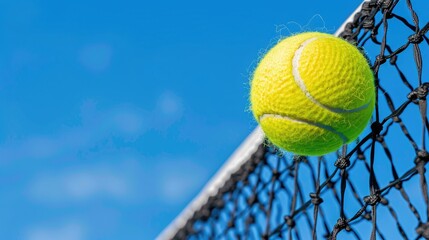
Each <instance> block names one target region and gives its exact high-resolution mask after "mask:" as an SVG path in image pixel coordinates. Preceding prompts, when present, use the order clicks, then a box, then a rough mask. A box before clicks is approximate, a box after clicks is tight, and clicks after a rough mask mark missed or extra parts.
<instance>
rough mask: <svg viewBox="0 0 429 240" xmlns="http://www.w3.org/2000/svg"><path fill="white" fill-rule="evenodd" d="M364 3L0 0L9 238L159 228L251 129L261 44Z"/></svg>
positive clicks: (147, 235) (109, 234)
mask: <svg viewBox="0 0 429 240" xmlns="http://www.w3.org/2000/svg"><path fill="white" fill-rule="evenodd" d="M359 2H360V1H331V2H326V1H315V0H313V1H285V0H283V1H270V2H269V3H268V2H263V1H258V2H256V1H224V0H221V1H96V0H90V1H82V0H76V1H40V0H39V1H37V0H15V1H1V2H0V29H1V33H2V34H1V37H0V53H1V55H0V66H1V67H0V114H1V118H0V156H1V158H0V182H2V184H1V185H0V207H1V214H0V226H2V227H1V228H0V238H1V239H25V240H41V239H44V240H49V239H66V240H81V239H152V238H154V237H155V236H156V235H157V234H158V233H159V232H160V231H161V230H162V229H163V228H164V227H165V226H166V225H167V224H168V223H169V222H170V221H171V220H172V219H173V218H174V217H175V216H176V215H177V214H178V213H179V212H180V210H181V209H182V208H183V207H184V206H185V205H186V204H187V203H188V202H189V201H190V200H191V199H192V198H193V196H194V195H195V194H196V193H197V192H198V191H199V189H200V188H201V187H202V186H203V185H204V183H205V182H206V181H207V180H208V179H209V178H210V176H211V175H213V174H214V172H215V171H216V169H218V168H219V167H220V166H221V164H222V163H223V162H224V161H225V160H226V158H227V157H228V156H229V155H230V154H231V153H232V151H233V150H234V149H235V148H236V147H237V146H238V145H239V144H240V142H241V141H242V140H243V139H244V138H245V137H246V136H247V135H248V134H249V133H250V132H251V130H252V129H253V128H254V127H255V126H256V123H255V121H254V120H253V118H252V116H251V114H250V113H249V112H248V111H247V109H248V105H249V103H248V88H249V87H248V79H249V75H250V74H251V71H252V69H253V67H254V66H255V63H256V62H257V60H258V58H259V57H260V56H261V54H262V53H263V52H264V51H265V50H266V49H267V48H268V47H270V46H271V45H272V44H273V43H274V42H275V41H277V40H278V39H279V38H281V37H282V36H288V35H290V33H295V32H300V31H303V30H323V31H326V32H329V33H333V32H335V30H336V29H337V28H338V27H339V26H340V25H341V24H342V22H343V21H344V20H345V19H346V18H347V17H348V15H349V14H350V13H351V12H352V11H353V10H354V9H355V8H356V6H357V5H358V4H359Z"/></svg>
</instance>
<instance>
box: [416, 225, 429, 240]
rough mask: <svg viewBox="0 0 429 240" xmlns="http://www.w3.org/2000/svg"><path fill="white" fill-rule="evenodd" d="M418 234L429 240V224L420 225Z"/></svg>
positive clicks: (417, 229) (417, 230)
mask: <svg viewBox="0 0 429 240" xmlns="http://www.w3.org/2000/svg"><path fill="white" fill-rule="evenodd" d="M416 232H417V234H419V235H420V236H422V237H424V238H425V239H429V223H420V224H419V226H418V227H417V228H416Z"/></svg>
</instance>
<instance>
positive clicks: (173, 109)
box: [157, 91, 183, 116]
mask: <svg viewBox="0 0 429 240" xmlns="http://www.w3.org/2000/svg"><path fill="white" fill-rule="evenodd" d="M157 106H158V108H159V110H160V112H161V113H162V114H165V115H175V116H177V115H181V114H182V110H183V106H182V99H181V98H179V97H178V96H177V95H176V94H174V93H172V92H170V91H166V92H164V93H162V94H161V95H160V96H159V98H158V102H157Z"/></svg>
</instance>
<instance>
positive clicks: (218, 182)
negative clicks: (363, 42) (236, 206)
mask: <svg viewBox="0 0 429 240" xmlns="http://www.w3.org/2000/svg"><path fill="white" fill-rule="evenodd" d="M364 2H365V0H364V1H363V2H362V3H361V4H359V6H358V7H357V8H356V10H355V11H353V13H352V14H351V15H350V16H349V17H348V18H347V19H346V20H345V21H344V22H343V24H342V25H341V26H340V27H339V28H338V29H337V31H336V32H335V33H334V35H335V36H339V35H340V33H341V32H343V31H344V29H345V27H346V25H347V23H349V22H352V21H353V18H354V16H355V15H356V13H358V12H360V11H361V8H362V4H363V3H364ZM264 140H265V135H264V133H263V131H262V129H261V128H260V126H257V127H256V128H255V129H254V130H253V131H252V133H250V135H249V136H248V137H247V138H246V139H245V140H244V141H243V142H242V143H241V145H240V146H239V147H238V148H237V150H236V151H235V152H234V153H233V154H232V155H231V156H230V157H229V159H228V160H227V161H226V162H225V163H224V165H223V166H222V167H221V168H220V169H219V170H218V171H217V172H216V174H215V175H214V176H213V177H212V178H211V179H210V181H209V182H208V183H207V184H206V185H205V186H204V188H203V189H202V191H201V192H200V193H199V194H198V195H197V196H196V197H195V198H194V199H193V200H192V201H191V202H190V203H189V204H188V205H187V206H186V207H185V209H184V210H183V211H182V212H181V213H180V214H179V215H178V216H177V217H176V218H175V219H174V220H173V221H172V222H171V223H170V224H169V225H168V226H167V227H166V228H165V229H164V230H163V231H162V232H161V233H160V234H159V235H158V236H157V238H156V239H157V240H168V239H172V238H173V237H174V236H175V234H176V232H177V231H178V230H179V229H181V228H183V227H184V226H185V225H186V222H187V221H188V220H189V219H191V218H192V216H193V214H194V212H195V211H198V210H199V209H201V207H202V206H203V205H204V204H205V203H206V202H207V201H208V199H209V197H211V196H215V195H216V194H217V192H218V190H219V189H220V188H221V187H222V186H223V184H224V183H225V181H227V180H228V179H229V178H230V176H231V175H232V174H233V173H235V172H236V171H238V170H239V169H240V167H241V166H242V165H243V164H244V163H245V162H246V161H247V160H248V159H249V158H250V156H251V155H253V154H254V153H255V152H256V151H257V150H258V148H259V146H260V145H262V144H264Z"/></svg>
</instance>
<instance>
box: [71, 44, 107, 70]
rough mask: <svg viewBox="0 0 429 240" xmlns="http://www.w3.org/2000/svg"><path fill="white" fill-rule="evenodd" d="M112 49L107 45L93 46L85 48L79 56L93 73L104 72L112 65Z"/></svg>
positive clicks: (82, 62)
mask: <svg viewBox="0 0 429 240" xmlns="http://www.w3.org/2000/svg"><path fill="white" fill-rule="evenodd" d="M111 59H112V47H111V46H110V45H108V44H105V43H98V44H91V45H87V46H85V47H83V48H82V49H81V51H80V54H79V60H80V62H81V64H82V65H83V66H84V67H85V68H87V69H88V70H90V71H92V72H102V71H104V70H106V69H107V68H108V67H109V66H110V63H111Z"/></svg>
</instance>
